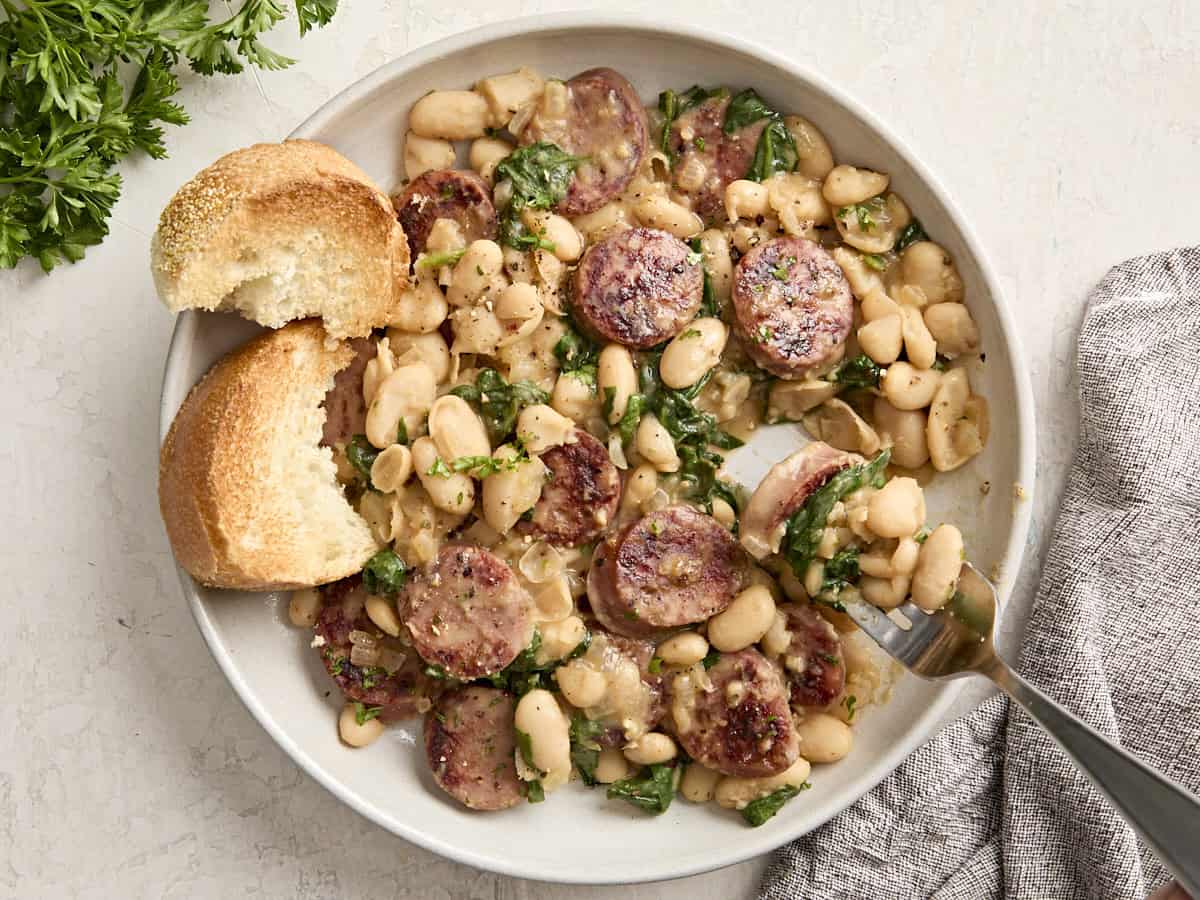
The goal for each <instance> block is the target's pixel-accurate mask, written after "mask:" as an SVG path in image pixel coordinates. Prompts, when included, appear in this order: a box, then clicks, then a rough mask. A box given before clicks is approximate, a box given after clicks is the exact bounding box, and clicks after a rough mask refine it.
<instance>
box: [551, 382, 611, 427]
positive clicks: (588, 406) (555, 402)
mask: <svg viewBox="0 0 1200 900" xmlns="http://www.w3.org/2000/svg"><path fill="white" fill-rule="evenodd" d="M599 402H600V401H599V399H598V397H597V395H596V393H595V392H594V390H593V389H592V385H590V384H588V383H587V382H586V381H584V380H583V379H582V378H577V377H575V376H574V375H572V374H567V375H563V376H561V377H560V378H559V379H558V380H557V381H556V382H554V391H553V392H552V393H551V394H550V405H551V406H552V407H553V408H554V409H555V410H556V411H557V412H560V413H562V414H563V415H564V416H567V417H568V418H570V419H573V420H574V421H575V422H576V423H577V424H579V425H583V424H585V423H586V422H587V421H588V420H589V419H590V418H591V417H592V416H594V415H595V414H596V411H597V409H598V407H599Z"/></svg>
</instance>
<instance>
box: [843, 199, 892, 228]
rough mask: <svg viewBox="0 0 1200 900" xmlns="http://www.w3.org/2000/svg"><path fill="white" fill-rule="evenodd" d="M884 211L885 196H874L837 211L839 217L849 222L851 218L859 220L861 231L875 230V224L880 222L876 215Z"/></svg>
mask: <svg viewBox="0 0 1200 900" xmlns="http://www.w3.org/2000/svg"><path fill="white" fill-rule="evenodd" d="M882 212H883V198H882V197H872V198H871V199H870V200H864V201H863V202H862V203H854V204H851V205H850V206H843V207H842V208H841V209H839V210H838V211H837V217H838V218H839V219H840V220H841V221H843V222H845V223H847V224H849V222H850V220H851V219H852V218H853V219H856V220H857V221H858V230H859V231H874V230H875V226H876V225H878V224H879V223H878V222H877V221H876V220H875V217H876V216H877V215H879V214H880V213H882Z"/></svg>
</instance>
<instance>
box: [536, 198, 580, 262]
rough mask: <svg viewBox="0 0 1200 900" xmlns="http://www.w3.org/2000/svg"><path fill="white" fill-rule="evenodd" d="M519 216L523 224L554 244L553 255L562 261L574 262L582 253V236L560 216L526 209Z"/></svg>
mask: <svg viewBox="0 0 1200 900" xmlns="http://www.w3.org/2000/svg"><path fill="white" fill-rule="evenodd" d="M521 218H522V219H523V220H524V222H525V226H526V227H527V228H528V229H529V230H530V231H532V232H533V233H534V234H537V235H540V236H541V237H543V238H544V239H545V240H547V241H549V242H550V243H551V244H553V245H554V249H553V251H551V252H553V253H554V255H555V257H557V258H558V259H560V260H562V261H563V262H575V260H577V259H579V257H580V256H582V255H583V238H582V237H581V236H580V234H579V232H578V231H576V230H575V226H574V225H572V224H571V223H570V222H569V221H567V220H566V219H564V218H563V217H562V216H560V215H557V214H555V213H552V212H545V211H543V210H534V209H526V210H525V212H524V213H522V215H521Z"/></svg>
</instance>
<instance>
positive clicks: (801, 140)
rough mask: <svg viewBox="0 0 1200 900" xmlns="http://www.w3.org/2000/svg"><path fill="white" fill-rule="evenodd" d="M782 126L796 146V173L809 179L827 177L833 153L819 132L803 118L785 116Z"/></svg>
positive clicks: (831, 165) (830, 169) (831, 164)
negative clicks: (785, 127) (785, 128)
mask: <svg viewBox="0 0 1200 900" xmlns="http://www.w3.org/2000/svg"><path fill="white" fill-rule="evenodd" d="M783 124H784V125H785V126H787V130H788V132H789V133H790V134H791V136H792V140H793V141H794V142H795V144H796V156H797V157H798V158H799V161H798V163H797V164H796V171H798V172H800V173H802V174H804V175H807V176H808V177H809V178H824V177H825V176H826V175H828V174H829V173H830V171H832V169H833V151H832V150H831V149H829V141H827V140H825V135H823V134H821V130H820V129H819V128H817V126H815V125H814V124H813V123H812V122H810V121H808V119H806V118H804V117H803V116H787V117H786V118H785V119H784V120H783Z"/></svg>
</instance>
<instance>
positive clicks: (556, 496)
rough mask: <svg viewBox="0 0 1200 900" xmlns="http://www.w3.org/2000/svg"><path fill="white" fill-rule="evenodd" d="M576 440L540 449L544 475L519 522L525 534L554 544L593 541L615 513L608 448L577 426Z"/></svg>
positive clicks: (617, 480)
mask: <svg viewBox="0 0 1200 900" xmlns="http://www.w3.org/2000/svg"><path fill="white" fill-rule="evenodd" d="M574 434H575V438H576V440H575V442H574V443H573V444H561V445H560V446H558V447H552V448H551V449H549V450H547V451H546V452H545V453H543V454H542V462H544V463H545V464H546V468H547V469H548V470H549V477H548V480H547V481H546V484H545V485H544V486H543V487H542V496H541V497H540V498H539V499H538V502H537V505H536V506H534V508H533V517H532V518H531V519H530V520H529V521H528V522H521V523H520V525H519V528H520V530H521V531H522V532H524V533H525V534H531V535H533V536H534V537H538V538H541V539H543V540H546V541H549V542H550V543H551V544H555V545H557V546H559V547H578V546H579V545H580V544H586V543H588V542H590V541H594V540H595V539H596V538H597V537H599V536H600V534H601V533H602V532H603V531H604V529H605V528H606V527H607V526H608V524H609V523H610V522H611V521H612V520H613V517H614V516H615V515H616V514H617V505H618V503H620V500H621V477H620V475H619V474H618V473H617V467H616V466H614V465H613V461H612V459H611V458H610V457H609V455H608V450H607V449H605V447H604V445H603V444H601V443H600V442H599V441H598V440H596V439H595V438H594V437H592V436H591V435H590V434H588V433H587V432H586V431H584V430H583V429H581V428H576V429H575V432H574Z"/></svg>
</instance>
